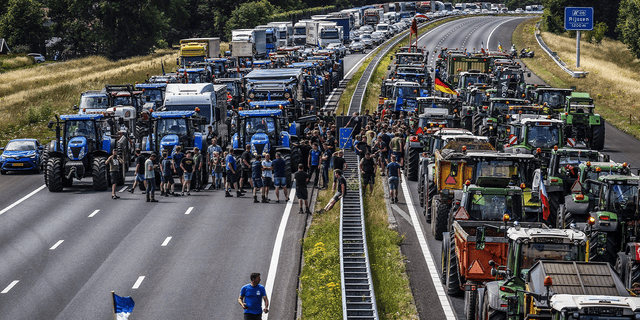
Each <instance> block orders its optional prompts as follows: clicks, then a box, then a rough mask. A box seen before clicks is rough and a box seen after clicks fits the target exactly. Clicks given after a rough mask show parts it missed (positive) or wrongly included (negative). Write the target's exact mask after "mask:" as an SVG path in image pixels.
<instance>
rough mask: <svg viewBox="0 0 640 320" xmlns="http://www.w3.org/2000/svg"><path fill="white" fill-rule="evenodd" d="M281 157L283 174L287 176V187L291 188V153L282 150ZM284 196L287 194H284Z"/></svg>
mask: <svg viewBox="0 0 640 320" xmlns="http://www.w3.org/2000/svg"><path fill="white" fill-rule="evenodd" d="M282 159H284V176H285V177H286V178H287V188H291V170H292V169H291V168H292V167H291V154H290V153H288V152H287V153H284V152H283V154H282ZM285 196H288V195H286V194H285Z"/></svg>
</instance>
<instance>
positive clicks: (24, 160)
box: [0, 139, 42, 174]
mask: <svg viewBox="0 0 640 320" xmlns="http://www.w3.org/2000/svg"><path fill="white" fill-rule="evenodd" d="M0 151H3V152H2V155H0V173H1V174H7V171H26V170H31V171H35V172H40V157H41V156H42V145H40V142H38V140H36V139H15V140H11V141H9V143H7V145H6V146H5V147H4V148H0Z"/></svg>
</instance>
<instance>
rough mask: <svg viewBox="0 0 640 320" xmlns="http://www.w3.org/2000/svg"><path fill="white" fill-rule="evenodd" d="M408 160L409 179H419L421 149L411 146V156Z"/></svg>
mask: <svg viewBox="0 0 640 320" xmlns="http://www.w3.org/2000/svg"><path fill="white" fill-rule="evenodd" d="M407 160H408V161H407V180H409V181H418V161H419V160H420V150H419V149H417V148H409V158H408V159H407Z"/></svg>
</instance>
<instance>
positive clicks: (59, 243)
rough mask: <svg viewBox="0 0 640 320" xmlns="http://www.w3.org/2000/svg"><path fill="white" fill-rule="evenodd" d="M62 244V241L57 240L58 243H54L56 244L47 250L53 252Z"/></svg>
mask: <svg viewBox="0 0 640 320" xmlns="http://www.w3.org/2000/svg"><path fill="white" fill-rule="evenodd" d="M63 242H64V240H59V241H58V242H56V244H54V245H53V247H51V248H49V250H55V249H56V248H57V247H58V246H59V245H61V244H62V243H63Z"/></svg>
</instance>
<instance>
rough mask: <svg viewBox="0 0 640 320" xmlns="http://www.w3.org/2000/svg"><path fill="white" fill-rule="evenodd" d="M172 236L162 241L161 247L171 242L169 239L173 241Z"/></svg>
mask: <svg viewBox="0 0 640 320" xmlns="http://www.w3.org/2000/svg"><path fill="white" fill-rule="evenodd" d="M171 238H172V237H167V238H166V239H164V242H162V245H160V246H161V247H166V246H167V245H168V244H169V241H171Z"/></svg>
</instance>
